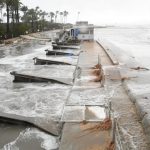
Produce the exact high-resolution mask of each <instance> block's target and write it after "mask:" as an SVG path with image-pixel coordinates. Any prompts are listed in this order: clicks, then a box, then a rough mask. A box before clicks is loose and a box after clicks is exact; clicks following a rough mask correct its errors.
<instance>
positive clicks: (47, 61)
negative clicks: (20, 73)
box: [33, 57, 72, 65]
mask: <svg viewBox="0 0 150 150" xmlns="http://www.w3.org/2000/svg"><path fill="white" fill-rule="evenodd" d="M33 60H34V64H35V65H72V64H70V63H68V62H62V61H54V60H51V59H48V58H47V59H42V58H38V57H35V58H33Z"/></svg>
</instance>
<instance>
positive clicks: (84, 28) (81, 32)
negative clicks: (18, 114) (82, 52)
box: [70, 21, 94, 40]
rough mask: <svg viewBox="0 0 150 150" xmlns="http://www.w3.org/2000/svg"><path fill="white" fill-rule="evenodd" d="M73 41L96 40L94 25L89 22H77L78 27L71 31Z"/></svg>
mask: <svg viewBox="0 0 150 150" xmlns="http://www.w3.org/2000/svg"><path fill="white" fill-rule="evenodd" d="M70 36H71V38H72V39H78V40H94V25H93V24H88V22H87V21H80V22H76V25H74V27H73V28H72V29H71V30H70Z"/></svg>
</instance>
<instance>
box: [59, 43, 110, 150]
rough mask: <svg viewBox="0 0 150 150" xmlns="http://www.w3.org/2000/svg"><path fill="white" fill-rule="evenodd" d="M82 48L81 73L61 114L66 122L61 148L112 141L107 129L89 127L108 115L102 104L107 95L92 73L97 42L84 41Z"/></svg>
mask: <svg viewBox="0 0 150 150" xmlns="http://www.w3.org/2000/svg"><path fill="white" fill-rule="evenodd" d="M81 47H82V50H83V52H82V53H81V54H80V56H79V62H78V66H79V67H80V73H79V74H78V76H77V77H76V78H75V82H74V85H73V87H72V90H71V92H70V94H69V97H68V99H67V101H66V106H65V109H64V113H63V116H62V120H64V121H65V122H66V123H65V124H64V128H63V133H62V139H61V144H60V150H66V149H69V150H92V149H93V150H94V149H105V148H106V147H107V146H108V145H109V143H110V142H111V136H110V130H106V131H99V130H98V131H96V132H95V131H94V132H92V131H90V129H89V130H88V128H89V127H93V126H95V125H97V124H98V123H96V122H99V121H103V120H104V119H105V118H107V117H108V116H107V112H106V109H105V105H107V99H108V97H109V96H108V95H107V94H106V91H105V89H104V88H102V87H101V83H100V82H94V79H95V78H97V76H96V75H94V74H93V72H94V71H95V69H94V67H95V66H96V65H97V64H98V63H99V60H98V56H99V53H100V52H101V51H102V49H101V48H100V47H98V44H97V43H96V42H83V43H82V45H81ZM104 57H105V56H104ZM104 57H103V58H104ZM106 61H107V59H106ZM103 63H104V60H103ZM107 92H108V91H107ZM87 121H88V122H89V123H87V124H84V123H83V124H82V123H81V122H87ZM72 122H75V123H72Z"/></svg>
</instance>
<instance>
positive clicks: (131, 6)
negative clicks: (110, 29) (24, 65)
mask: <svg viewBox="0 0 150 150" xmlns="http://www.w3.org/2000/svg"><path fill="white" fill-rule="evenodd" d="M21 1H22V3H23V4H25V5H27V6H29V8H33V7H36V6H39V7H40V8H41V9H42V10H45V11H47V12H51V11H53V12H55V11H57V10H59V11H64V10H67V11H68V12H69V15H68V19H67V22H70V23H75V22H76V21H89V23H93V24H95V25H117V24H131V25H132V24H137V25H138V24H140V25H141V24H150V0H21ZM78 12H80V14H79V15H78Z"/></svg>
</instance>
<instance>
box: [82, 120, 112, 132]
mask: <svg viewBox="0 0 150 150" xmlns="http://www.w3.org/2000/svg"><path fill="white" fill-rule="evenodd" d="M111 127H112V121H111V119H110V118H106V119H105V120H104V121H103V122H100V123H99V124H98V125H95V126H94V127H91V128H87V129H85V130H84V131H92V132H95V131H105V130H109V129H111Z"/></svg>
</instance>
